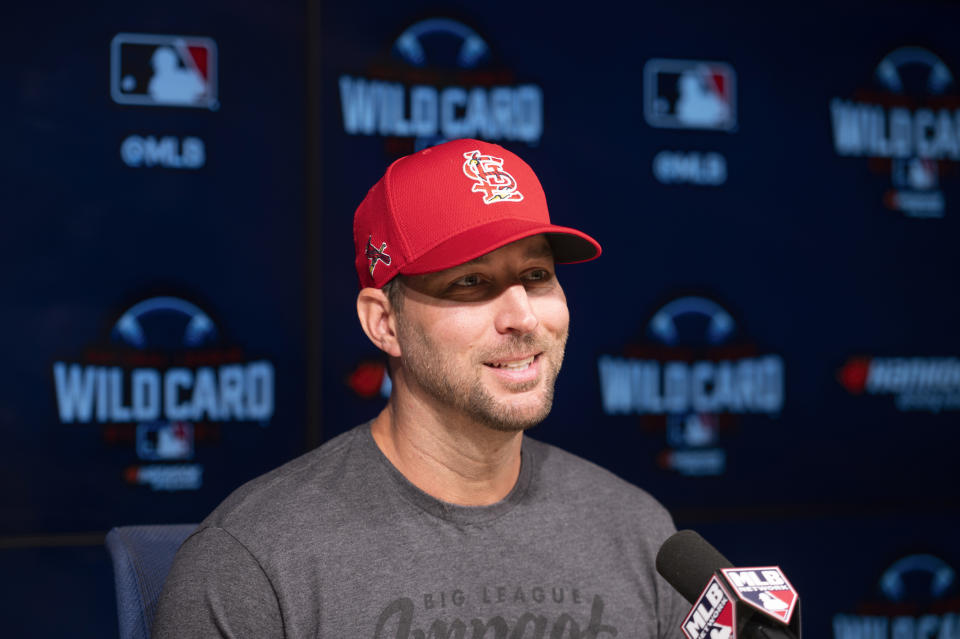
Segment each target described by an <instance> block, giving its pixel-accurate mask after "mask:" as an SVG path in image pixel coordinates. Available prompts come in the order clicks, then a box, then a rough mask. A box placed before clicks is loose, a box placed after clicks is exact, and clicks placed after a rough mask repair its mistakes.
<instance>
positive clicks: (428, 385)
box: [397, 315, 567, 432]
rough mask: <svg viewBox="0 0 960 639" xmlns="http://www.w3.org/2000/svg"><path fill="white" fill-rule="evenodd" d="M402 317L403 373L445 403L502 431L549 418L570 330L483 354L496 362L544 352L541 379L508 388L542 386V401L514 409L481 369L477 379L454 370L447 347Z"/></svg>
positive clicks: (399, 325) (509, 343) (399, 327)
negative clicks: (489, 385) (497, 395)
mask: <svg viewBox="0 0 960 639" xmlns="http://www.w3.org/2000/svg"><path fill="white" fill-rule="evenodd" d="M401 317H402V315H400V316H398V322H397V331H398V334H399V335H398V336H399V337H400V339H401V343H402V344H403V355H402V356H401V362H402V366H403V370H404V374H405V375H407V376H408V377H409V378H411V380H412V381H413V382H415V383H416V385H417V386H419V387H420V388H421V389H423V391H425V392H426V393H427V394H429V395H430V396H431V397H432V398H434V399H435V400H437V401H438V402H440V403H441V404H443V405H445V406H448V407H451V408H453V409H455V410H456V411H457V412H460V413H462V414H464V415H466V416H467V417H469V418H471V419H472V420H474V421H476V422H478V423H480V424H483V425H484V426H486V427H488V428H490V429H493V430H497V431H501V432H517V431H522V430H527V429H528V428H532V427H534V426H536V425H537V424H539V423H540V422H542V421H543V420H544V419H546V417H547V415H549V414H550V409H551V408H552V407H553V390H554V384H555V383H556V381H557V375H558V374H559V373H560V366H561V364H562V363H563V354H564V350H565V348H566V343H567V331H564V332H563V334H562V335H560V336H559V338H552V337H550V336H539V337H538V336H535V335H533V334H527V335H522V336H511V337H510V338H509V341H507V342H505V343H504V344H502V345H500V346H499V347H497V348H496V349H494V350H492V351H491V352H486V353H483V354H482V357H483V361H492V360H496V359H498V358H501V357H508V356H510V355H511V354H515V353H517V352H518V351H519V352H530V351H537V352H541V351H542V353H543V355H542V356H541V357H540V361H539V364H540V365H541V366H543V369H542V373H541V377H540V378H538V379H534V380H531V381H529V382H523V383H521V384H514V385H511V386H509V387H508V388H509V390H510V391H512V392H514V393H522V392H526V391H530V390H532V389H534V388H536V387H537V386H538V385H541V386H542V389H543V390H542V395H541V400H540V401H539V402H538V403H537V404H536V405H534V406H529V405H527V402H524V405H523V406H517V405H511V404H510V402H509V401H500V400H497V399H496V398H495V397H494V396H493V395H492V394H491V393H490V392H489V390H488V389H487V387H486V386H485V385H484V384H483V381H482V380H481V374H482V372H483V371H482V368H477V369H476V374H474V375H470V374H469V373H464V372H458V371H457V370H455V368H454V366H451V365H450V362H448V361H447V360H446V359H445V358H444V357H443V349H442V348H439V347H438V346H437V345H436V344H435V343H434V341H433V340H431V339H430V336H429V335H427V334H426V332H424V331H423V329H422V328H421V327H420V326H412V325H408V324H407V323H406V322H404V321H403V320H402V319H400V318H401ZM544 365H545V366H544ZM480 366H483V365H482V364H480Z"/></svg>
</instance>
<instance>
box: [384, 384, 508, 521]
mask: <svg viewBox="0 0 960 639" xmlns="http://www.w3.org/2000/svg"><path fill="white" fill-rule="evenodd" d="M396 398H397V395H396V392H395V394H394V396H393V397H391V399H390V402H389V403H388V404H387V406H386V408H384V409H383V411H382V412H381V413H380V415H378V416H377V418H376V419H375V420H374V421H373V424H372V426H371V431H372V433H373V439H374V441H376V443H377V446H378V447H379V448H380V450H381V452H383V454H384V455H385V456H386V458H387V459H388V460H390V462H391V463H392V464H393V465H394V466H395V467H396V468H397V470H399V471H400V472H401V474H403V476H404V477H406V478H407V479H408V480H409V481H410V483H412V484H413V485H414V486H416V487H417V488H419V489H420V490H422V491H423V492H425V493H427V494H428V495H431V496H432V497H436V498H437V499H440V500H443V501H445V502H448V503H453V504H457V505H460V506H488V505H490V504H494V503H496V502H498V501H500V500H502V499H503V498H504V497H506V496H507V494H508V493H509V492H510V491H511V490H512V489H513V486H514V485H515V484H516V482H517V478H518V477H519V475H520V447H521V443H522V439H523V434H522V432H520V431H517V432H503V431H498V430H495V429H492V428H489V427H487V426H484V425H483V424H478V423H476V422H475V421H473V420H470V419H468V418H466V417H463V416H461V417H460V418H459V419H451V418H449V416H446V417H444V416H441V415H438V414H437V413H436V412H434V411H432V410H429V409H428V408H427V407H425V406H422V405H419V404H418V403H417V402H416V401H409V402H404V401H397V399H396Z"/></svg>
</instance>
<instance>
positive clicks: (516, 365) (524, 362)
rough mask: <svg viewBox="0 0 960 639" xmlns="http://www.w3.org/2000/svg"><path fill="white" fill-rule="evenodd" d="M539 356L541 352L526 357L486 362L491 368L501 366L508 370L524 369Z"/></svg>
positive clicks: (500, 367)
mask: <svg viewBox="0 0 960 639" xmlns="http://www.w3.org/2000/svg"><path fill="white" fill-rule="evenodd" d="M537 357H539V354H537V355H531V356H530V357H527V358H524V359H515V360H510V361H502V362H486V365H487V366H489V367H490V368H499V369H503V370H508V371H522V370H525V369H526V368H528V367H529V366H530V365H531V364H533V361H534V360H535V359H537Z"/></svg>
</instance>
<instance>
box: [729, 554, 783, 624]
mask: <svg viewBox="0 0 960 639" xmlns="http://www.w3.org/2000/svg"><path fill="white" fill-rule="evenodd" d="M721 572H723V576H724V577H726V578H727V582H728V583H729V584H730V586H731V587H732V588H733V590H734V594H735V596H736V597H738V598H739V599H740V601H742V602H744V603H745V604H747V605H749V606H752V607H753V608H756V609H757V610H759V611H760V612H762V613H764V614H765V615H769V616H770V617H773V618H774V619H776V620H777V621H780V622H781V623H784V624H788V623H790V618H791V617H792V616H793V611H794V608H796V606H797V601H798V600H799V598H800V597H799V595H798V594H797V590H796V588H794V587H793V585H792V584H791V583H790V582H789V581H787V577H786V575H784V574H783V571H782V570H780V568H778V567H777V566H763V567H760V568H724V569H722V570H721Z"/></svg>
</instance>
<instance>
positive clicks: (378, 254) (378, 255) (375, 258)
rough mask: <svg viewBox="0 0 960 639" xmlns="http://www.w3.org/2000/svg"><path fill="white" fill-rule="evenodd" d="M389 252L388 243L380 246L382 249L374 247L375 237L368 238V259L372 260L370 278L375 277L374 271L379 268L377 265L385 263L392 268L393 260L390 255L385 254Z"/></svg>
mask: <svg viewBox="0 0 960 639" xmlns="http://www.w3.org/2000/svg"><path fill="white" fill-rule="evenodd" d="M386 250H387V243H386V242H383V243H381V244H380V248H377V247H376V246H374V245H373V236H372V235H371V236H370V237H368V238H367V252H366V256H367V259H368V260H370V276H371V277H372V276H373V269H375V268H377V264H379V263H380V262H383V263H384V264H386V265H387V266H390V261H391V258H390V256H389V255H387V254H386V253H384V251H386Z"/></svg>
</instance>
